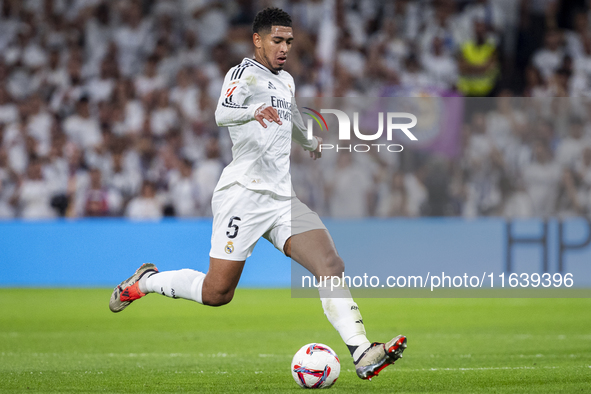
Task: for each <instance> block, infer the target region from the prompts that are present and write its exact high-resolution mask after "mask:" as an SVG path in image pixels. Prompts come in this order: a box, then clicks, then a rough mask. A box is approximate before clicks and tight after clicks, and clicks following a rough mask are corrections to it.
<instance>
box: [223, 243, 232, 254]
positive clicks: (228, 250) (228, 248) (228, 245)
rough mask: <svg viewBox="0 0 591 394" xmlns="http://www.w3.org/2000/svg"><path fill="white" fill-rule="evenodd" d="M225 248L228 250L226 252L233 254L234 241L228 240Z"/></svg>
mask: <svg viewBox="0 0 591 394" xmlns="http://www.w3.org/2000/svg"><path fill="white" fill-rule="evenodd" d="M224 250H225V251H226V253H228V254H232V252H233V251H234V243H233V242H232V241H228V243H227V244H226V247H225V248H224Z"/></svg>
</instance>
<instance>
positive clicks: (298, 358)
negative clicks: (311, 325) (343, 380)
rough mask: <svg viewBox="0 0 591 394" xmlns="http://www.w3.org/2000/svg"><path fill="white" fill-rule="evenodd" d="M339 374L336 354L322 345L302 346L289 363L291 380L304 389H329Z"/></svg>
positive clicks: (339, 363)
mask: <svg viewBox="0 0 591 394" xmlns="http://www.w3.org/2000/svg"><path fill="white" fill-rule="evenodd" d="M340 372H341V362H340V361H339V358H338V357H337V354H336V353H335V352H334V350H332V349H331V348H329V347H328V346H326V345H323V344H322V343H309V344H307V345H304V346H302V347H301V349H300V350H298V352H297V353H296V354H295V356H293V360H292V361H291V374H292V376H293V379H294V380H295V381H296V383H297V384H299V385H300V387H303V388H306V389H324V388H329V387H330V386H332V385H333V384H334V382H336V381H337V379H338V377H339V373H340Z"/></svg>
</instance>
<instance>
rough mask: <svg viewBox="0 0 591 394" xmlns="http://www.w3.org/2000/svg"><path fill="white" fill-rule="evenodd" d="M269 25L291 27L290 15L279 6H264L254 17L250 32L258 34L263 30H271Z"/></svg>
mask: <svg viewBox="0 0 591 394" xmlns="http://www.w3.org/2000/svg"><path fill="white" fill-rule="evenodd" d="M271 26H286V27H291V16H289V14H288V13H287V12H285V11H283V10H282V9H279V8H275V7H269V8H265V9H264V10H262V11H259V13H258V14H257V15H256V16H255V17H254V22H253V23H252V32H253V33H259V34H260V33H261V32H263V31H268V30H271Z"/></svg>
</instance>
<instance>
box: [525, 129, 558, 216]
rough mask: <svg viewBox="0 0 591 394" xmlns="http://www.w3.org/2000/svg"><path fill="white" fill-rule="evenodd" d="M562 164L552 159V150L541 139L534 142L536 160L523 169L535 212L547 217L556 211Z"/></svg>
mask: <svg viewBox="0 0 591 394" xmlns="http://www.w3.org/2000/svg"><path fill="white" fill-rule="evenodd" d="M561 177H562V171H561V169H560V166H559V165H558V164H557V163H556V162H554V161H553V160H552V157H551V153H550V150H549V149H548V147H546V146H545V145H544V143H542V142H541V141H536V142H535V143H534V161H533V162H532V163H530V164H529V165H526V166H525V168H524V169H523V180H524V182H525V188H526V190H527V193H528V194H529V196H530V198H531V199H532V202H533V214H534V215H535V216H539V217H547V216H550V215H552V214H553V213H554V212H555V208H556V199H557V197H558V186H559V184H560V180H561Z"/></svg>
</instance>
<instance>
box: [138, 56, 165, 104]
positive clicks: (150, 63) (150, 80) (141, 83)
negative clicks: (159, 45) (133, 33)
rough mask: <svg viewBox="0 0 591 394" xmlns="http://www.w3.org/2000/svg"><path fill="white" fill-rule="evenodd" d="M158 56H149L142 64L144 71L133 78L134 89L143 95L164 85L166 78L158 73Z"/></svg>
mask: <svg viewBox="0 0 591 394" xmlns="http://www.w3.org/2000/svg"><path fill="white" fill-rule="evenodd" d="M157 67H158V57H157V56H150V57H149V58H148V60H147V62H146V65H145V66H144V73H143V74H142V75H140V76H139V77H137V78H136V79H135V90H136V92H137V93H138V94H139V95H140V96H142V97H143V96H145V95H147V94H148V93H151V92H153V91H154V90H159V89H163V88H164V87H165V86H166V78H165V77H164V76H162V75H159V74H158V68H157Z"/></svg>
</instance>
